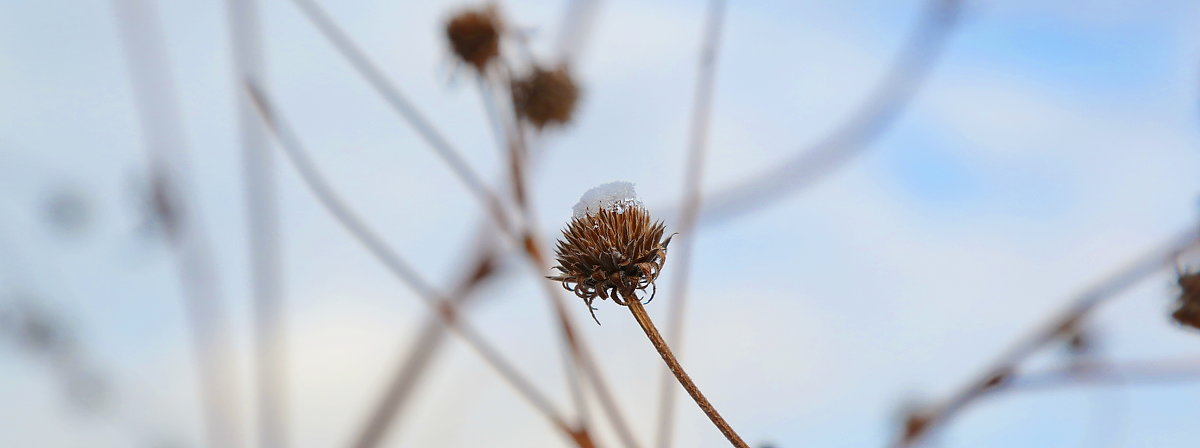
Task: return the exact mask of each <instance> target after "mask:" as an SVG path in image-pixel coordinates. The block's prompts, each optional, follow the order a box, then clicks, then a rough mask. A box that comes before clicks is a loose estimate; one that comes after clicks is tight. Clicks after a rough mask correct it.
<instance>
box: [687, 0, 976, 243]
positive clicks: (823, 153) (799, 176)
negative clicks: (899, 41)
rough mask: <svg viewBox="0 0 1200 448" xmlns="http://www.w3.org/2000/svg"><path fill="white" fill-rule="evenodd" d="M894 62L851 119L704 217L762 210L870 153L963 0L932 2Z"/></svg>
mask: <svg viewBox="0 0 1200 448" xmlns="http://www.w3.org/2000/svg"><path fill="white" fill-rule="evenodd" d="M927 8H928V11H927V12H926V14H925V16H924V18H923V19H922V20H921V22H920V23H919V24H918V25H917V27H916V28H915V29H914V31H913V34H912V36H911V37H910V38H909V40H908V42H907V43H906V45H905V46H904V49H903V50H901V52H900V54H899V56H898V58H897V60H896V62H895V64H894V65H893V66H892V68H891V69H890V71H889V72H888V74H887V75H886V76H885V77H884V79H883V81H882V82H881V83H880V84H879V85H878V86H877V87H876V88H875V90H874V91H873V93H872V94H871V95H870V96H869V97H867V100H866V101H865V102H864V103H863V104H862V105H861V106H859V108H858V109H857V111H856V112H855V113H854V114H853V115H851V118H850V119H849V120H847V121H846V122H845V123H843V124H841V125H840V126H838V127H836V128H834V130H833V131H832V132H830V133H829V134H827V135H826V136H824V137H823V138H821V139H820V140H818V141H817V143H816V144H814V145H811V146H807V147H804V148H801V149H800V150H799V151H798V152H797V153H796V155H794V156H792V157H790V158H788V159H787V160H784V161H782V162H780V163H773V164H771V166H770V167H769V168H766V169H764V170H762V171H760V172H756V173H753V174H751V175H750V176H747V177H746V178H745V179H744V180H740V181H738V182H735V183H734V184H733V185H731V186H728V187H724V188H722V189H721V190H719V191H716V192H714V193H712V194H710V195H709V196H710V199H709V200H708V201H707V203H706V204H705V208H704V212H703V214H702V215H701V216H700V219H701V221H702V223H715V222H718V221H722V220H725V219H728V218H733V217H735V216H741V215H744V214H746V213H747V212H750V211H753V210H756V209H758V208H761V207H763V206H765V205H767V204H769V203H771V202H775V201H777V200H779V199H782V198H784V197H786V195H787V194H788V193H793V192H796V191H799V190H801V189H804V188H806V187H809V186H812V185H815V184H816V183H817V181H819V180H822V179H824V178H826V177H828V176H830V175H831V174H833V173H835V172H837V170H839V169H841V168H843V167H845V166H847V165H848V163H849V162H851V161H853V160H854V159H855V158H856V157H858V156H860V155H862V154H863V153H865V152H866V150H867V149H868V147H869V146H870V144H871V143H872V142H874V141H875V140H876V139H877V138H878V137H879V136H880V135H882V134H883V132H884V131H886V130H887V129H888V127H889V126H891V124H892V123H894V122H895V121H896V120H897V119H898V118H899V117H900V114H901V112H903V110H904V108H905V106H907V105H908V104H909V103H911V102H912V99H913V97H914V96H915V95H916V93H917V92H918V91H919V90H920V87H921V84H922V83H923V82H924V81H925V79H926V78H928V75H929V73H930V71H931V69H932V68H933V65H934V63H935V62H937V60H938V57H939V56H940V55H941V54H942V52H943V50H944V47H945V44H946V41H947V40H948V39H947V38H948V37H949V36H950V35H951V31H952V30H953V29H954V25H955V24H957V23H958V18H959V16H960V9H961V1H960V0H930V2H929V5H928V6H927Z"/></svg>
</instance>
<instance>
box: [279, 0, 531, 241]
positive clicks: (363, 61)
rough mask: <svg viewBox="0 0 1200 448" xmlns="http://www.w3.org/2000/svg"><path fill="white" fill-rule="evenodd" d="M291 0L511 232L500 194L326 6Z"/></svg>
mask: <svg viewBox="0 0 1200 448" xmlns="http://www.w3.org/2000/svg"><path fill="white" fill-rule="evenodd" d="M292 3H295V4H296V6H297V7H299V8H300V11H301V12H303V13H304V15H305V17H307V18H308V19H309V20H310V21H311V22H312V23H313V25H315V26H316V27H317V29H318V30H320V31H321V34H322V35H324V36H325V38H326V39H328V40H329V41H330V42H331V43H332V44H333V46H334V48H336V49H337V50H338V52H339V53H341V55H342V56H344V57H345V58H346V60H348V61H349V62H350V65H351V66H353V67H354V69H355V70H357V71H358V72H359V74H361V75H362V76H363V77H364V78H366V79H367V82H368V83H369V84H370V85H371V87H372V88H374V89H375V91H376V92H378V93H379V95H380V96H382V97H383V99H384V100H385V101H387V104H388V106H390V107H391V108H392V110H393V111H395V112H396V113H397V114H399V115H400V116H401V117H402V118H403V119H404V120H405V121H406V122H408V123H409V124H410V125H411V126H412V127H413V129H415V130H416V131H417V134H419V135H420V136H421V138H422V139H424V140H425V142H426V143H428V144H429V147H430V148H432V149H433V150H434V152H435V153H437V155H438V156H439V157H441V158H442V161H443V162H445V163H446V164H447V165H449V166H450V169H451V171H453V172H454V175H455V176H457V177H458V179H459V180H460V181H462V183H463V184H464V185H466V187H467V190H469V191H470V192H471V194H472V195H473V196H475V198H476V199H478V200H479V201H480V204H481V205H483V207H484V209H485V210H487V212H488V213H490V214H491V216H492V218H493V219H495V221H496V225H497V226H499V227H500V228H501V230H504V231H505V232H511V227H510V225H509V222H508V217H507V215H506V214H505V212H504V208H503V206H502V204H501V203H500V200H499V198H497V197H496V195H495V194H493V193H492V191H491V190H490V189H488V187H487V185H486V184H484V182H483V180H482V178H481V177H479V174H478V173H476V172H475V171H474V170H473V169H471V167H470V165H468V164H467V162H466V160H465V159H464V158H463V156H462V152H461V151H459V150H458V149H456V148H455V147H454V146H453V145H451V144H450V141H449V140H447V139H446V138H445V137H444V136H443V135H442V133H440V132H438V130H437V129H436V128H434V127H433V124H431V123H430V122H429V120H428V119H426V118H425V116H424V115H423V114H421V111H420V110H418V109H417V108H416V107H415V106H413V104H412V102H410V101H409V100H408V98H407V97H405V96H404V94H403V93H401V92H400V89H398V88H397V87H396V86H395V85H393V84H392V83H390V82H388V80H387V76H385V75H384V74H383V71H382V70H380V69H379V68H378V67H377V66H376V64H374V63H373V62H371V60H370V59H368V58H367V56H366V54H365V53H364V52H363V51H362V50H361V49H359V48H358V46H357V45H355V44H354V42H352V41H351V40H350V38H349V37H348V36H347V35H346V33H345V32H344V31H342V29H341V28H340V27H338V25H337V23H335V22H334V21H333V19H332V18H331V17H330V16H329V14H328V13H326V12H325V10H323V9H321V7H320V6H318V5H317V4H316V3H314V2H313V1H312V0H292Z"/></svg>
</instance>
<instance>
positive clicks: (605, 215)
mask: <svg viewBox="0 0 1200 448" xmlns="http://www.w3.org/2000/svg"><path fill="white" fill-rule="evenodd" d="M664 231H665V226H664V225H663V223H662V221H656V222H653V223H651V221H650V213H649V212H647V211H646V210H645V209H644V208H642V207H629V208H626V209H624V210H620V211H614V210H607V209H602V210H599V211H597V212H595V213H591V214H588V215H584V216H581V217H576V218H574V219H572V220H571V222H570V223H569V224H567V228H566V229H563V238H562V239H560V240H558V245H557V247H556V248H555V256H556V258H557V260H558V266H555V267H554V268H553V269H556V270H558V271H559V275H555V276H549V277H547V278H549V279H551V280H555V281H559V282H562V286H563V288H566V289H567V290H568V291H572V292H574V293H575V295H576V296H578V297H579V298H581V299H583V301H584V303H586V304H587V306H588V308H589V310H590V311H591V313H592V319H596V308H595V307H593V306H592V302H593V301H594V300H596V297H599V298H601V299H609V298H611V299H613V301H614V302H616V303H617V304H619V305H624V306H627V305H628V302H627V301H629V300H641V299H640V298H638V297H637V294H636V293H637V291H643V292H644V291H645V290H646V288H648V287H652V286H654V281H655V280H656V279H657V278H658V274H659V273H660V272H662V268H663V263H665V262H666V259H667V245H668V244H670V243H671V238H672V237H673V236H674V235H670V236H667V238H666V239H663V232H664ZM653 298H654V290H652V291H651V294H650V297H649V298H647V300H646V301H647V303H648V302H649V301H650V300H651V299H653ZM596 323H600V321H599V320H598V319H597V320H596Z"/></svg>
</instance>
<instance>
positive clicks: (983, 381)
mask: <svg viewBox="0 0 1200 448" xmlns="http://www.w3.org/2000/svg"><path fill="white" fill-rule="evenodd" d="M1197 245H1200V229H1195V228H1191V227H1189V228H1188V229H1187V230H1186V231H1184V232H1181V233H1180V234H1178V235H1176V236H1174V237H1172V238H1171V239H1170V240H1168V241H1166V242H1165V243H1164V244H1162V245H1161V246H1159V247H1156V248H1155V249H1153V250H1152V251H1150V252H1149V253H1147V254H1145V255H1143V256H1142V257H1140V258H1138V259H1136V260H1134V261H1133V262H1132V263H1131V264H1129V265H1127V266H1125V267H1124V268H1122V269H1121V270H1119V271H1117V272H1115V273H1113V274H1112V275H1110V276H1108V277H1105V279H1104V280H1102V281H1101V282H1099V283H1098V284H1096V285H1095V286H1093V287H1091V288H1089V289H1086V290H1084V291H1083V292H1082V293H1081V294H1079V295H1077V296H1076V297H1075V298H1074V299H1073V300H1072V301H1071V302H1070V304H1069V305H1068V306H1067V307H1066V309H1064V310H1063V311H1062V312H1060V313H1058V314H1056V315H1054V316H1053V317H1052V318H1051V319H1050V320H1049V321H1047V322H1046V323H1045V324H1043V325H1041V326H1039V327H1037V328H1036V329H1035V330H1034V331H1033V332H1032V333H1030V334H1029V335H1027V336H1025V337H1024V338H1023V339H1020V340H1018V341H1017V343H1016V344H1015V345H1014V346H1012V347H1011V348H1009V349H1008V350H1007V351H1005V352H1003V353H1001V354H1000V356H999V357H998V358H997V359H996V360H995V361H993V362H992V363H991V365H990V367H988V368H987V369H984V371H983V372H982V373H981V374H980V375H979V376H978V377H976V378H975V379H974V380H973V381H971V382H970V383H968V384H967V386H965V387H963V388H962V389H960V390H959V391H958V392H955V393H954V394H952V395H951V396H950V398H949V399H947V400H946V401H944V402H942V403H941V405H940V406H938V407H936V408H934V409H933V410H932V411H931V412H930V413H928V414H925V415H923V416H922V417H921V418H922V420H921V422H920V424H919V425H910V427H909V429H908V430H907V431H906V432H905V434H902V435H901V436H900V437H899V438H898V439H897V441H896V443H895V446H898V447H909V446H915V445H917V444H918V443H920V442H921V441H922V440H923V439H925V438H926V437H928V435H929V434H931V433H932V432H934V431H935V430H936V429H938V428H939V427H941V426H944V425H945V424H947V423H948V422H949V421H950V420H951V419H952V418H953V417H954V416H955V415H957V414H959V413H960V412H961V411H962V410H963V409H964V408H966V407H967V406H968V405H969V404H971V403H972V402H974V401H975V400H976V399H977V398H979V397H980V396H982V395H984V394H985V393H987V392H988V391H989V390H990V389H992V388H995V387H997V386H998V385H999V384H1002V383H1003V382H1004V381H1007V380H1008V379H1011V377H1012V374H1013V372H1015V371H1016V368H1017V366H1018V365H1020V363H1021V361H1023V360H1024V359H1025V358H1027V357H1029V356H1030V355H1032V354H1033V353H1035V352H1036V351H1037V350H1038V349H1040V348H1042V347H1043V346H1046V345H1047V344H1050V343H1052V342H1054V341H1055V340H1057V339H1059V338H1060V337H1061V336H1062V335H1063V334H1064V333H1065V332H1068V331H1070V330H1071V329H1072V328H1075V327H1076V326H1077V325H1078V324H1079V322H1081V321H1083V319H1085V318H1087V317H1088V316H1089V315H1090V314H1091V313H1092V311H1094V310H1095V309H1096V308H1097V307H1098V306H1100V305H1101V304H1103V303H1105V302H1106V301H1108V300H1111V299H1112V298H1114V297H1117V296H1118V295H1119V294H1121V293H1122V292H1124V291H1125V290H1126V289H1128V288H1129V287H1131V286H1133V285H1135V284H1136V283H1137V282H1138V281H1140V280H1142V279H1143V278H1146V277H1147V276H1149V275H1151V274H1153V273H1155V272H1158V271H1160V270H1162V269H1163V268H1165V267H1168V266H1173V265H1174V263H1175V258H1176V256H1177V255H1178V254H1179V253H1181V252H1183V251H1186V250H1188V249H1189V248H1192V247H1196V246H1197ZM914 428H915V429H914Z"/></svg>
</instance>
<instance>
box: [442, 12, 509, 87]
mask: <svg viewBox="0 0 1200 448" xmlns="http://www.w3.org/2000/svg"><path fill="white" fill-rule="evenodd" d="M502 30H503V26H502V24H501V22H500V19H499V15H498V14H497V13H496V10H495V8H494V7H485V8H481V9H476V10H466V11H462V12H460V13H458V14H456V15H455V16H454V17H451V18H450V21H449V22H447V23H446V38H448V39H449V40H450V47H451V49H452V50H453V51H454V54H455V55H456V56H458V58H459V59H460V60H462V61H463V62H466V63H468V64H470V65H471V66H472V67H475V70H478V71H479V72H481V73H482V72H483V71H484V69H485V68H486V67H487V65H488V63H489V62H491V61H492V60H493V59H495V58H496V57H497V56H499V55H500V32H501V31H502Z"/></svg>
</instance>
